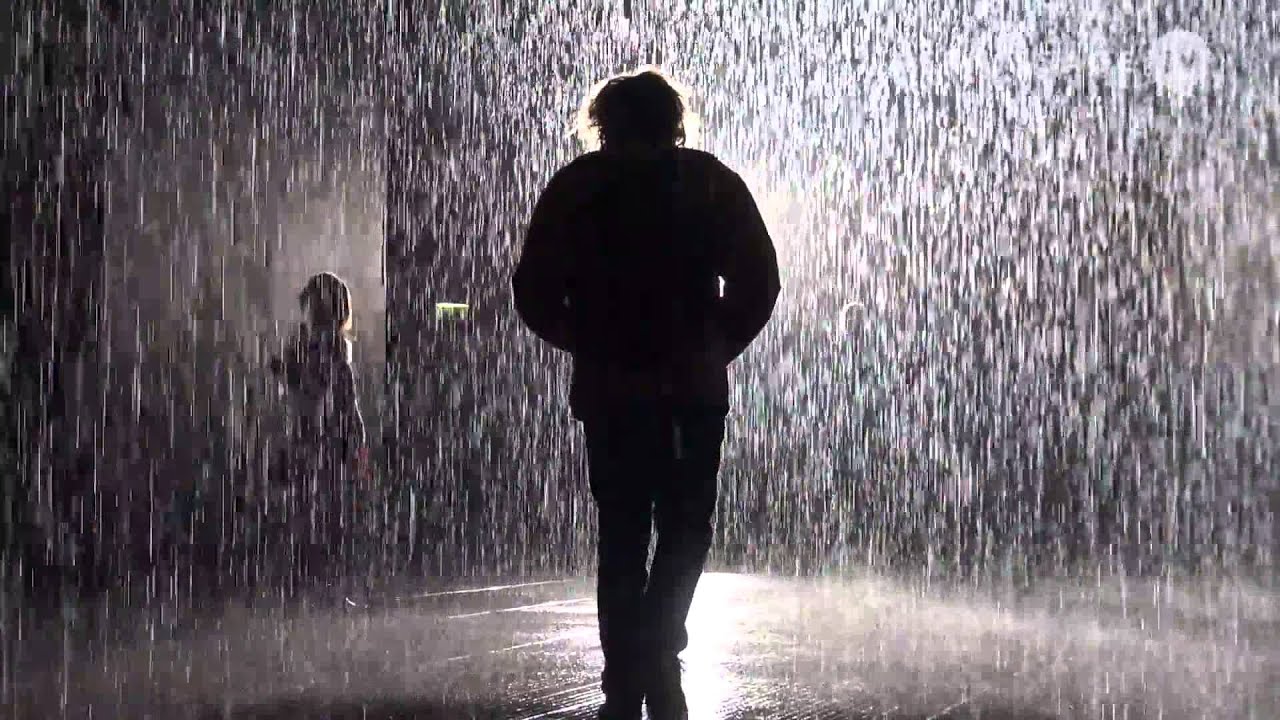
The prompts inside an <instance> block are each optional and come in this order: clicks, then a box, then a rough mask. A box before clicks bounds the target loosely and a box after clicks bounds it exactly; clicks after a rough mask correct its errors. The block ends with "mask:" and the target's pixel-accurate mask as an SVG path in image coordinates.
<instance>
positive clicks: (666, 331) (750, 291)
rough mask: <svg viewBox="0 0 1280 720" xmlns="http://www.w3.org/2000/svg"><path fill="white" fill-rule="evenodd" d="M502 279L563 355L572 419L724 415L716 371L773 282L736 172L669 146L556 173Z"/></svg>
mask: <svg viewBox="0 0 1280 720" xmlns="http://www.w3.org/2000/svg"><path fill="white" fill-rule="evenodd" d="M722 280H723V283H724V291H723V294H722V293H721V282H722ZM513 284H514V287H515V292H516V307H517V310H518V311H519V312H520V313H521V315H522V316H523V317H524V319H525V321H526V322H527V323H528V324H529V325H530V327H531V328H532V329H533V330H534V331H535V332H537V333H538V334H539V335H541V336H542V337H544V338H545V339H547V340H548V341H550V342H552V343H553V344H555V345H557V346H558V347H560V348H561V349H564V350H567V351H569V352H571V353H572V354H573V356H574V360H575V373H574V383H573V393H572V398H571V402H572V405H573V408H574V411H575V413H576V414H578V415H579V416H581V415H582V414H583V413H584V412H589V411H590V409H591V408H593V407H598V406H600V405H617V404H633V403H637V402H641V403H644V402H649V401H655V400H656V401H658V402H663V403H676V404H697V405H706V406H711V407H718V408H721V409H727V407H728V406H727V403H728V385H727V375H726V367H727V366H728V364H729V363H730V362H731V361H732V360H733V359H734V358H735V357H737V355H739V354H740V353H741V352H742V350H743V349H745V348H746V346H747V344H749V343H750V342H751V340H752V339H753V338H754V337H755V336H756V335H757V334H758V333H759V331H760V329H761V328H762V327H763V325H764V323H765V322H766V321H767V320H768V317H769V315H770V313H771V312H772V308H773V304H774V301H775V299H776V297H777V293H778V288H779V281H778V271H777V264H776V257H775V254H774V250H773V246H772V242H771V240H770V238H769V235H768V231H767V230H766V229H765V227H764V223H763V221H762V220H761V219H760V215H759V212H758V210H757V209H756V207H755V203H754V201H753V200H752V198H751V195H750V192H749V191H748V190H747V188H746V186H745V184H744V183H743V182H742V180H741V178H739V177H738V176H737V175H736V174H735V173H734V172H733V171H731V170H729V169H728V168H727V167H725V166H724V165H723V164H722V163H720V161H719V160H717V159H716V158H715V157H713V156H712V155H710V154H708V153H703V152H699V151H695V150H688V149H683V148H674V147H671V148H646V149H643V150H626V151H618V152H594V153H588V154H586V155H583V156H582V157H580V158H578V159H577V160H575V161H574V162H573V163H571V164H570V165H568V166H567V167H566V168H564V169H563V170H561V171H560V172H559V173H557V174H556V176H555V178H553V179H552V181H551V183H550V185H549V186H548V188H547V190H546V191H545V192H544V194H543V196H542V198H541V199H540V201H539V203H538V207H537V209H536V210H535V213H534V218H533V221H532V222H531V224H530V228H529V237H528V239H527V244H526V248H525V254H524V256H523V257H522V258H521V265H520V268H518V270H517V273H516V277H515V278H514V281H513Z"/></svg>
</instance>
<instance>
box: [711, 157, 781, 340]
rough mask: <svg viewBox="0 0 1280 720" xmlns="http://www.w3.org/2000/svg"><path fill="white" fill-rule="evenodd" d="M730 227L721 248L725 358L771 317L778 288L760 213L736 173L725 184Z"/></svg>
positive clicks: (769, 240) (774, 260) (773, 257)
mask: <svg viewBox="0 0 1280 720" xmlns="http://www.w3.org/2000/svg"><path fill="white" fill-rule="evenodd" d="M727 190H728V196H727V198H726V199H727V200H728V208H727V212H728V223H727V226H726V230H725V234H724V237H723V241H724V244H723V245H722V246H721V253H720V255H721V257H720V274H721V277H723V278H724V296H723V297H722V298H720V309H721V318H722V320H723V322H724V326H723V327H724V331H725V337H726V339H727V340H728V341H729V347H728V350H729V359H730V360H733V359H736V358H737V357H738V356H739V355H741V354H742V353H743V351H745V350H746V349H747V346H748V345H750V344H751V342H752V341H753V340H755V339H756V336H757V335H759V334H760V331H761V330H763V329H764V326H765V323H767V322H768V321H769V318H770V316H772V315H773V306H774V304H775V303H776V302H777V300H778V293H779V292H780V291H781V290H782V281H781V279H780V278H779V274H778V256H777V252H776V251H775V250H774V248H773V239H772V238H770V237H769V229H768V228H766V227H765V224H764V218H762V217H761V216H760V209H759V208H758V207H756V201H755V198H753V197H751V191H750V190H749V189H747V185H746V183H744V182H743V181H742V178H740V177H738V176H737V175H736V174H734V175H732V176H731V180H730V182H729V185H728V188H727Z"/></svg>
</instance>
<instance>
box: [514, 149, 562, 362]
mask: <svg viewBox="0 0 1280 720" xmlns="http://www.w3.org/2000/svg"><path fill="white" fill-rule="evenodd" d="M568 185H569V183H568V182H567V180H566V178H565V173H564V171H561V172H560V173H558V174H557V175H556V177H554V178H552V180H551V183H550V184H549V185H548V186H547V188H546V190H544V191H543V193H542V196H541V197H540V198H538V202H537V204H536V205H535V206H534V209H533V217H532V219H531V220H530V221H529V229H528V231H527V232H526V234H525V240H524V249H523V251H522V252H521V253H520V261H519V263H518V264H517V265H516V271H515V274H514V275H513V276H512V278H511V289H512V292H513V294H514V296H515V306H516V313H517V314H519V315H520V319H521V320H523V321H524V324H525V325H527V326H528V327H529V329H530V330H531V331H533V333H534V334H535V335H537V336H538V337H540V338H542V339H543V340H545V341H547V342H548V343H550V344H551V345H553V346H555V347H556V348H559V349H560V350H564V351H565V352H572V351H573V342H572V340H573V338H572V337H571V332H570V324H569V298H568V295H569V279H570V275H571V268H570V263H571V262H572V259H573V258H572V256H571V252H570V248H569V247H568V245H569V243H568V236H567V231H566V225H567V220H568V215H569V212H568V208H569V205H570V203H571V201H572V197H571V188H569V186H568Z"/></svg>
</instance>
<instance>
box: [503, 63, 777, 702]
mask: <svg viewBox="0 0 1280 720" xmlns="http://www.w3.org/2000/svg"><path fill="white" fill-rule="evenodd" d="M597 88H598V89H597V90H596V91H595V92H594V93H593V94H592V95H590V96H589V97H588V98H587V101H586V103H585V104H584V107H583V111H582V113H581V115H580V123H579V131H580V133H581V135H582V137H584V138H587V139H589V138H590V136H591V135H592V134H598V139H599V144H600V149H599V150H598V151H591V152H588V153H586V154H585V155H582V156H581V157H579V158H578V159H576V160H574V161H573V162H572V163H570V164H569V165H568V166H567V167H565V168H563V169H561V170H560V171H559V172H557V173H556V175H555V176H554V177H553V178H552V179H551V182H550V184H549V185H548V187H547V188H546V190H545V191H544V192H543V194H542V196H541V198H540V199H539V200H538V203H537V206H536V207H535V208H534V211H533V218H532V220H531V222H530V224H529V229H528V235H527V237H526V239H525V245H524V250H523V253H522V255H521V258H520V263H519V266H518V267H517V269H516V272H515V275H514V277H513V279H512V287H513V290H514V293H515V305H516V310H517V311H518V312H519V314H520V317H521V318H522V319H523V320H524V322H525V323H526V324H527V325H528V326H529V328H530V329H531V330H532V331H533V332H534V333H535V334H537V335H538V336H539V337H541V338H542V339H543V340H545V341H547V342H548V343H550V344H552V345H553V346H555V347H557V348H559V349H561V350H564V351H565V352H568V353H570V354H571V355H572V356H573V361H574V363H573V381H572V389H571V391H570V406H571V408H572V411H573V414H574V416H575V417H576V418H577V419H578V420H580V421H581V422H582V424H583V428H584V431H585V433H586V440H587V453H588V471H589V475H590V487H591V494H592V496H593V497H594V498H595V502H596V505H597V508H598V510H599V518H600V545H599V579H598V588H597V592H598V606H599V620H600V645H601V649H602V650H603V653H604V664H605V667H604V674H603V677H602V687H603V690H604V693H605V704H604V706H603V707H602V708H601V710H600V715H599V717H600V718H628V719H637V720H638V718H640V714H641V708H642V705H647V706H648V709H649V717H650V718H652V719H653V720H666V719H668V718H684V717H687V715H688V711H687V709H686V706H685V697H684V693H683V691H682V689H681V685H680V671H681V666H680V661H679V659H678V655H679V653H680V652H681V651H682V650H683V649H684V648H685V646H686V645H687V644H688V634H687V632H686V629H685V620H686V618H687V616H688V613H689V606H690V603H691V602H692V601H693V593H694V588H695V587H696V586H697V583H698V578H699V576H700V575H701V574H702V569H703V565H704V563H705V561H706V557H707V551H708V550H709V548H710V546H711V539H712V522H713V515H714V512H715V504H716V490H717V488H716V481H717V475H718V473H719V469H720V446H721V443H722V441H723V439H724V427H725V415H726V413H727V412H728V410H729V403H728V397H729V382H728V372H727V367H728V365H729V364H730V363H731V362H732V361H733V360H734V359H735V358H737V357H738V356H739V355H740V354H741V353H742V352H743V351H744V350H745V349H746V348H747V346H748V345H749V344H750V343H751V342H752V340H754V339H755V337H756V336H757V335H758V334H759V333H760V331H761V330H762V329H763V328H764V325H765V323H766V322H767V321H768V319H769V317H770V315H771V314H772V312H773V307H774V302H775V301H776V299H777V296H778V292H779V289H780V284H779V278H778V266H777V257H776V255H775V253H774V248H773V242H772V240H771V239H770V237H769V232H768V230H766V228H765V224H764V221H763V220H762V218H761V217H760V212H759V211H758V209H757V208H756V204H755V200H754V199H753V198H752V196H751V193H750V191H748V189H747V186H746V184H745V183H744V182H743V181H742V179H741V178H740V177H738V175H737V174H735V173H734V172H733V171H731V170H730V169H729V168H727V167H725V166H724V165H723V164H721V163H720V161H718V160H717V159H716V158H715V157H713V156H711V155H710V154H708V153H705V152H698V151H695V150H690V149H686V148H684V147H683V144H684V139H685V128H686V117H685V100H684V96H683V93H682V92H680V91H679V90H678V89H677V88H676V87H675V86H673V84H672V83H671V82H670V81H669V80H668V79H667V78H666V77H664V76H663V75H662V74H660V73H659V72H657V71H655V70H642V71H638V72H636V73H633V74H626V75H621V76H618V77H615V78H612V79H610V80H608V81H607V82H605V83H603V84H602V85H600V86H597ZM655 519H656V521H657V536H658V544H657V550H656V554H655V556H654V560H653V566H652V568H647V567H646V564H647V559H648V549H649V537H650V531H651V527H652V524H653V522H654V520H655Z"/></svg>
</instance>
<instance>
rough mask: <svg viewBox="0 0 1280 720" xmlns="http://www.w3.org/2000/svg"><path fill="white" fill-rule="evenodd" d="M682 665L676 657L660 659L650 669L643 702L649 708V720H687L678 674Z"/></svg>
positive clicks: (687, 715)
mask: <svg viewBox="0 0 1280 720" xmlns="http://www.w3.org/2000/svg"><path fill="white" fill-rule="evenodd" d="M683 670H684V663H683V662H681V661H680V659H679V658H677V657H674V656H673V657H667V658H661V659H659V660H658V661H657V662H655V664H654V666H653V667H652V668H651V673H650V676H649V687H648V688H647V689H646V691H645V695H644V702H645V706H646V707H647V708H649V720H689V707H688V705H686V704H685V698H684V689H683V688H682V687H681V686H680V673H681V671H683Z"/></svg>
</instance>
